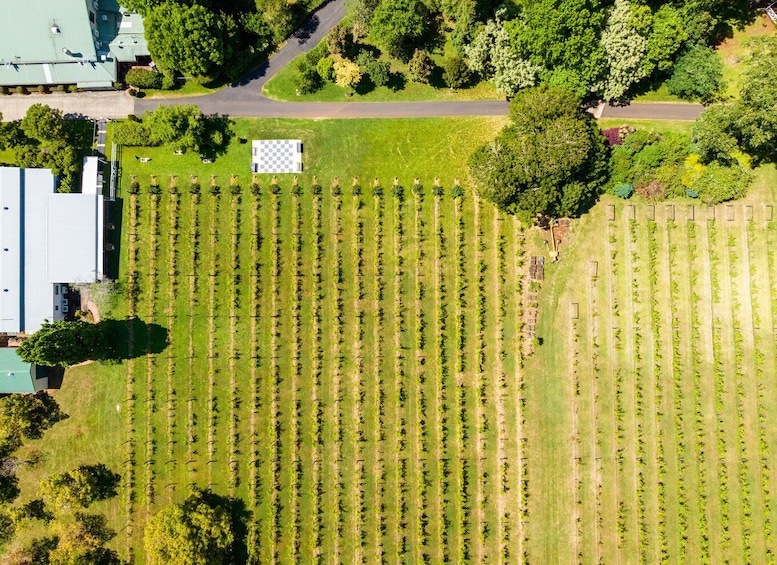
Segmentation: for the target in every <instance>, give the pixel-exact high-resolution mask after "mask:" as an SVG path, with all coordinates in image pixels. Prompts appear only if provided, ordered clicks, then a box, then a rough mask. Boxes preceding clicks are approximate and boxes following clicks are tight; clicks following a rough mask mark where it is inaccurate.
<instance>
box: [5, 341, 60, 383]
mask: <svg viewBox="0 0 777 565" xmlns="http://www.w3.org/2000/svg"><path fill="white" fill-rule="evenodd" d="M48 387H49V379H48V376H47V374H46V368H45V367H39V366H38V365H31V364H30V363H25V362H24V361H22V358H21V357H19V356H18V355H17V354H16V348H15V347H0V394H8V393H19V392H38V391H39V390H44V389H47V388H48Z"/></svg>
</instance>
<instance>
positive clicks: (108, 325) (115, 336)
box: [96, 318, 170, 363]
mask: <svg viewBox="0 0 777 565" xmlns="http://www.w3.org/2000/svg"><path fill="white" fill-rule="evenodd" d="M96 325H97V326H98V328H99V331H100V334H101V340H102V342H103V343H104V344H105V349H104V350H103V353H102V356H101V358H100V361H107V362H115V363H118V362H121V361H124V360H127V359H136V358H137V357H142V356H144V355H147V354H155V353H161V352H162V351H164V350H165V349H167V346H168V345H169V343H170V342H169V339H168V335H169V332H168V330H167V328H165V327H164V326H160V325H159V324H148V323H146V322H144V321H143V320H141V319H140V318H130V319H128V320H111V319H107V320H101V321H100V322H98V323H97V324H96ZM130 336H132V343H131V344H130Z"/></svg>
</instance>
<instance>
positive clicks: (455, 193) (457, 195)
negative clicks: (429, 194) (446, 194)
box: [451, 185, 464, 198]
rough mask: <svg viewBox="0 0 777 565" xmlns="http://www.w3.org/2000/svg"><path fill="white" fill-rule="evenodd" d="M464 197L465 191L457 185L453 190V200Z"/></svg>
mask: <svg viewBox="0 0 777 565" xmlns="http://www.w3.org/2000/svg"><path fill="white" fill-rule="evenodd" d="M462 196H464V189H463V188H461V187H460V186H459V185H455V186H454V187H453V188H451V198H461V197H462Z"/></svg>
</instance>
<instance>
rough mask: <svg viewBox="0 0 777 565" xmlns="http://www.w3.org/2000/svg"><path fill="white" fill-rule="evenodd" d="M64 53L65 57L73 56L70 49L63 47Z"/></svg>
mask: <svg viewBox="0 0 777 565" xmlns="http://www.w3.org/2000/svg"><path fill="white" fill-rule="evenodd" d="M62 52H63V53H64V54H65V55H70V56H71V57H72V56H73V52H72V51H70V49H68V48H67V47H63V48H62Z"/></svg>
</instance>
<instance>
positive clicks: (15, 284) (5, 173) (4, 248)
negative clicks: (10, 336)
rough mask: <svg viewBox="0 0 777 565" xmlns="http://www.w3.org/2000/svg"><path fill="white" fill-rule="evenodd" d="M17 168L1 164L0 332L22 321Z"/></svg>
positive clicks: (10, 330) (18, 173)
mask: <svg viewBox="0 0 777 565" xmlns="http://www.w3.org/2000/svg"><path fill="white" fill-rule="evenodd" d="M20 174H21V171H20V169H16V168H11V167H3V168H0V332H3V333H15V332H18V331H19V327H20V324H21V304H22V295H21V291H22V287H21V284H20V280H19V279H20V276H21V250H20V245H21V218H22V207H21V198H20Z"/></svg>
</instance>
